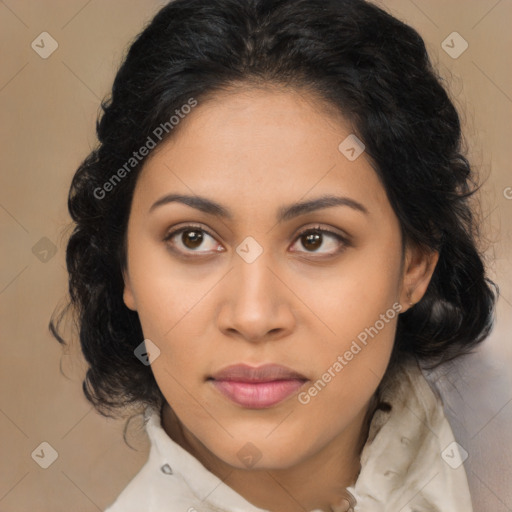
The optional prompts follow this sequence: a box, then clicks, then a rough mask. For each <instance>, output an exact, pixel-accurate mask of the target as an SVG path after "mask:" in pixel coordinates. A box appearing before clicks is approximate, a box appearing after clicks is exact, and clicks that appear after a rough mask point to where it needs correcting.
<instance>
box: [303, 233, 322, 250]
mask: <svg viewBox="0 0 512 512" xmlns="http://www.w3.org/2000/svg"><path fill="white" fill-rule="evenodd" d="M321 239H322V235H321V234H320V233H318V232H313V233H309V234H308V235H306V243H303V244H302V245H303V246H304V247H305V248H306V249H308V250H309V249H317V248H318V247H319V246H320V245H321V243H319V242H321ZM310 244H311V245H310ZM309 245H310V246H309ZM308 246H309V247H308Z"/></svg>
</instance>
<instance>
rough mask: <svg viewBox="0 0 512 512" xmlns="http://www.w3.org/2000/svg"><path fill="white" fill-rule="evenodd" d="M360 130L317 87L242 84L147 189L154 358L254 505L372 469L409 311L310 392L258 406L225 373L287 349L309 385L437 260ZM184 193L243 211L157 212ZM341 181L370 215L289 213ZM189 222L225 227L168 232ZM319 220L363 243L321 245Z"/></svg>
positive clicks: (158, 164) (166, 152)
mask: <svg viewBox="0 0 512 512" xmlns="http://www.w3.org/2000/svg"><path fill="white" fill-rule="evenodd" d="M352 132H353V130H352V129H351V127H350V125H349V123H348V122H347V121H346V120H344V119H343V118H342V117H341V116H339V115H335V114H334V109H333V108H332V107H331V108H330V110H327V109H326V108H324V105H323V104H321V102H319V101H318V100H316V99H315V98H314V97H313V96H311V95H309V94H308V93H306V92H298V91H295V90H290V89H287V90H279V89H274V88H267V89H246V90H236V91H232V92H230V93H226V92H224V93H222V94H218V95H216V96H214V97H213V98H211V99H210V100H208V101H206V102H201V103H200V104H199V105H198V106H197V107H196V108H195V109H194V110H193V111H192V113H191V114H189V115H188V116H187V118H186V119H185V120H184V121H182V122H181V125H180V127H179V131H177V132H176V133H175V134H174V135H173V137H172V138H170V139H168V140H166V141H164V142H162V143H161V144H160V146H159V147H158V148H157V149H155V150H154V151H153V153H152V155H151V156H150V157H149V159H148V160H147V161H146V163H145V165H144V168H143V170H142V171H141V174H140V176H139V178H138V182H137V185H136V188H135V192H134V196H133V202H132V207H131V212H130V217H129V222H128V231H127V242H128V243H127V268H126V270H125V273H124V276H125V291H124V301H125V304H126V305H127V306H128V307H129V308H130V309H132V310H135V311H137V312H138V314H139V318H140V321H141V324H142V328H143V332H144V336H145V338H149V339H150V340H151V341H152V342H153V343H155V345H157V346H158V348H159V350H160V355H159V357H157V358H156V359H155V361H154V362H153V363H152V365H151V369H152V371H153V373H154V375H155V379H156V381H157V383H158V385H159V387H160V389H161V390H162V393H163V395H164V396H165V398H166V400H167V404H166V406H165V407H164V411H163V418H162V424H163V427H164V429H165V430H166V432H167V433H168V434H169V436H170V437H172V438H173V439H174V440H176V442H178V443H179V444H180V445H181V446H183V447H184V448H185V449H186V450H188V451H189V452H190V453H192V454H193V455H194V456H195V457H197V458H198V460H200V461H201V462H202V463H203V465H205V467H206V468H208V469H209V470H210V471H212V472H213V473H214V474H216V475H217V476H219V477H220V478H222V479H225V482H226V483H227V484H228V485H229V486H231V487H232V488H233V489H234V490H235V491H237V492H239V493H240V494H241V495H242V496H244V497H245V498H246V499H248V500H249V501H250V502H251V503H253V504H254V505H256V506H258V507H261V508H265V509H271V510H273V511H277V512H298V511H300V512H303V511H304V510H313V509H315V508H320V509H326V510H329V508H328V507H329V506H330V505H332V504H335V503H337V502H338V501H339V499H340V497H341V496H342V495H343V494H342V493H343V489H344V488H345V487H346V486H348V485H351V484H353V483H354V482H355V480H356V478H357V474H358V471H359V469H360V466H359V454H360V444H361V442H364V439H365V435H366V429H365V422H364V417H365V414H366V412H367V409H368V407H369V403H370V400H371V398H372V396H373V394H374V392H375V390H376V388H377V386H378V384H379V382H380V381H381V379H382V377H383V375H384V373H385V371H386V367H387V365H388V362H389V358H390V354H391V350H392V347H393V343H394V337H395V330H396V321H397V318H398V315H396V316H395V318H394V319H392V320H389V321H388V322H387V323H385V326H384V328H383V329H381V330H380V331H379V333H378V335H376V336H375V337H374V338H373V339H370V341H369V342H368V344H367V345H366V346H365V347H364V348H363V349H362V350H361V351H360V352H359V353H358V354H357V355H355V356H354V358H353V359H352V360H351V361H349V362H348V364H347V365H346V366H344V367H343V370H342V371H341V372H339V373H338V374H337V375H336V377H335V378H333V379H332V380H331V382H329V383H328V384H327V385H326V386H325V387H324V388H323V389H322V391H321V392H319V393H318V394H317V396H315V397H312V398H311V400H310V402H309V403H308V404H305V405H304V404H301V403H300V402H299V401H298V399H297V396H295V395H292V396H291V397H289V398H288V399H286V400H285V401H283V402H281V403H279V404H277V405H274V406H272V407H269V408H266V409H259V410H255V409H248V408H244V407H241V406H239V405H237V404H234V403H233V402H231V401H230V400H228V399H227V398H225V397H224V396H223V395H221V394H220V393H219V392H218V391H217V390H216V389H215V388H214V387H213V386H212V384H211V382H209V381H208V380H206V379H207V377H208V376H211V375H212V374H213V373H215V372H217V371H219V370H220V369H222V368H224V367H226V366H228V365H231V364H235V363H246V364H249V365H253V366H259V365H261V364H264V363H278V364H282V365H285V366H288V367H290V368H292V369H293V370H296V371H298V372H300V373H302V374H303V375H305V376H306V377H307V378H308V379H309V380H310V382H308V383H306V384H305V385H304V386H303V388H301V390H300V391H304V390H307V389H308V388H309V387H310V386H311V384H312V383H314V382H315V381H316V380H317V379H319V378H320V377H321V376H322V374H324V373H325V372H326V371H327V369H328V368H329V367H332V365H333V363H334V362H335V361H336V360H337V357H338V356H339V355H340V354H344V353H345V352H346V351H347V350H348V349H349V348H350V346H351V343H352V341H353V340H355V339H356V338H357V335H358V334H359V333H361V332H362V331H364V329H365V328H367V327H369V326H373V325H374V324H375V322H376V321H377V320H378V319H379V318H380V315H381V314H384V313H386V311H387V310H388V309H390V308H391V307H392V305H393V304H395V303H399V304H400V305H401V306H402V310H401V311H402V312H405V311H406V310H407V309H408V308H409V307H410V302H418V301H419V300H420V299H421V297H422V296H423V294H424V293H425V290H426V288H427V285H428V282H429V280H430V278H431V275H432V272H433V270H434V267H435V264H436V262H437V254H436V253H425V252H422V251H420V250H419V249H418V248H415V247H410V246H407V247H406V250H405V253H402V241H401V235H400V228H399V222H398V219H397V217H396V215H395V214H394V212H393V210H392V208H391V205H390V203H389V201H388V199H387V196H386V193H385V190H384V188H383V186H382V184H381V183H380V181H379V179H378V177H377V174H376V173H375V171H374V169H373V168H372V164H371V162H370V160H369V158H368V157H367V155H366V154H365V153H363V154H362V155H361V156H360V157H359V158H357V159H356V160H355V161H353V162H351V161H349V160H348V159H347V158H346V157H345V156H344V155H343V154H342V153H341V152H340V151H339V150H338V146H339V144H340V142H342V141H343V140H344V139H345V138H346V137H347V136H348V135H349V134H351V133H352ZM170 193H176V194H189V195H198V196H205V197H207V198H209V199H212V200H214V201H216V202H218V203H220V204H221V205H223V206H224V207H225V208H227V209H229V210H230V211H231V212H232V218H231V219H227V218H225V219H221V218H217V217H216V216H214V215H211V214H208V213H204V212H201V211H199V210H196V209H195V208H192V207H191V206H187V205H184V204H181V203H178V202H172V203H167V204H163V205H160V206H158V207H155V208H154V209H153V210H152V211H150V209H151V207H152V205H153V204H154V203H155V202H156V201H158V200H159V199H161V198H162V197H163V196H165V195H167V194H170ZM323 195H336V196H344V197H348V198H350V199H352V200H354V201H357V202H358V203H360V204H361V205H363V206H364V208H365V209H366V210H367V213H363V212H361V211H359V210H357V209H354V208H351V207H350V206H346V205H344V206H334V207H329V208H323V209H319V210H316V211H312V212H309V213H305V214H302V215H300V216H298V217H294V218H291V219H288V220H285V221H283V222H280V223H278V222H277V220H276V215H277V211H278V209H279V208H281V207H283V206H285V205H289V204H292V203H296V202H298V201H304V200H310V199H314V198H317V197H320V196H323ZM188 223H192V224H200V226H201V227H203V228H204V229H206V230H207V231H208V232H209V233H211V235H212V236H210V235H209V234H207V233H204V232H203V242H202V244H201V243H199V245H198V244H195V245H194V242H192V243H191V242H190V232H189V238H187V236H186V235H187V233H185V234H178V235H175V236H174V237H173V238H171V239H170V240H165V238H166V235H168V234H169V233H170V232H171V231H173V230H175V229H178V228H180V227H184V226H186V225H187V224H188ZM314 227H321V228H322V229H328V230H331V231H333V232H335V233H339V234H341V235H343V236H344V237H346V239H347V240H348V243H344V242H341V241H337V239H336V238H335V237H333V236H332V235H329V234H323V238H322V239H321V240H320V241H319V242H318V244H317V245H316V246H315V245H314V244H313V246H311V245H308V242H307V239H306V236H302V237H299V236H298V234H299V232H300V231H301V230H302V229H304V228H314ZM192 231H194V230H193V229H192ZM248 236H250V237H252V238H254V239H255V240H256V241H257V243H258V244H259V245H260V246H261V248H262V249H263V253H262V254H261V255H260V256H259V257H258V258H257V259H256V260H255V261H254V262H252V263H247V262H246V261H244V259H242V258H241V257H240V256H239V254H238V253H237V252H236V248H237V247H238V246H239V245H240V244H241V242H242V241H243V240H244V239H245V238H246V237H248ZM192 240H194V239H193V238H192ZM185 244H188V245H185ZM304 244H306V245H304ZM308 248H309V250H308ZM215 249H220V250H219V251H215ZM180 251H181V252H180ZM337 251H338V252H337ZM184 255H189V256H190V257H189V258H188V259H187V258H186V257H185V256H184ZM409 297H410V299H409ZM168 404H171V406H172V409H171V407H169V405H168ZM248 442H250V443H252V444H253V445H254V446H255V447H256V449H257V451H258V453H259V454H261V458H260V459H259V461H258V462H257V463H256V464H255V465H254V466H252V467H248V466H247V465H245V464H244V461H243V460H241V459H240V458H239V457H238V455H237V453H238V452H239V450H240V449H241V448H242V447H244V445H245V444H246V443H248ZM305 482H307V485H304V483H305Z"/></svg>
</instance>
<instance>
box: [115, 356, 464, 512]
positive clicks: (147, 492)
mask: <svg viewBox="0 0 512 512" xmlns="http://www.w3.org/2000/svg"><path fill="white" fill-rule="evenodd" d="M384 384H385V385H384V386H383V387H382V394H381V396H382V399H383V400H384V401H386V402H388V403H389V404H390V405H391V410H390V411H389V412H385V411H382V410H377V412H376V413H375V414H374V417H373V419H372V422H371V426H370V432H369V436H368V440H367V442H366V444H365V446H364V448H363V451H362V454H361V472H360V474H359V477H358V479H357V481H356V483H355V485H354V486H353V487H349V489H348V490H349V491H350V492H351V493H352V494H353V495H354V497H355V498H356V500H357V505H356V507H355V509H354V510H355V512H398V511H400V512H441V511H445V510H449V511H450V512H472V510H473V509H472V506H471V498H470V493H469V488H468V484H467V480H466V473H465V471H464V466H463V465H458V464H457V463H458V462H460V456H459V452H458V451H457V447H456V444H454V443H455V439H454V437H453V433H452V430H451V428H450V425H449V424H448V421H447V419H446V417H445V415H444V411H443V407H442V403H441V400H440V399H439V398H438V397H437V396H436V395H434V393H433V392H432V390H431V388H430V386H429V385H428V383H427V381H426V380H425V378H424V377H423V375H422V373H421V370H420V369H419V368H418V366H417V364H416V363H408V364H407V365H405V366H404V367H403V368H401V370H400V371H398V372H395V374H394V377H392V378H388V379H387V380H386V382H385V383H384ZM144 418H145V422H146V431H147V434H148V437H149V440H150V442H151V450H150V454H149V458H148V461H147V463H146V464H145V466H144V467H143V468H142V469H141V470H140V472H139V473H138V474H137V475H136V476H135V477H134V479H133V480H132V481H131V482H130V483H129V484H128V486H127V487H126V488H125V489H124V491H123V492H122V493H121V494H120V496H119V497H118V499H117V500H116V502H115V503H114V504H113V505H112V506H111V507H109V508H108V509H107V510H106V511H105V512H131V511H132V510H133V511H134V512H135V511H137V512H140V510H141V509H144V510H145V512H171V511H174V510H176V511H183V512H268V511H265V510H263V509H261V508H257V507H255V506H254V505H252V504H251V503H249V502H248V501H247V500H246V499H244V498H243V497H242V496H241V495H240V494H238V493H237V492H235V491H234V490H233V489H232V488H230V487H229V486H227V485H226V484H224V483H223V482H222V481H221V480H220V479H219V478H218V477H217V476H215V475H214V474H213V473H211V472H210V471H208V470H207V469H206V468H205V467H204V466H203V465H202V464H201V463H200V462H199V461H198V460H197V459H196V458H195V457H194V456H192V455H191V454H190V453H189V452H187V451H186V450H185V449H184V448H182V447H181V446H180V445H179V444H178V443H176V442H175V441H174V440H173V439H171V438H170V437H169V436H168V434H167V433H166V432H165V430H164V429H163V428H162V425H161V416H160V412H159V411H158V410H156V409H154V408H147V409H146V412H145V413H144ZM455 466H457V467H455ZM312 512H319V511H312Z"/></svg>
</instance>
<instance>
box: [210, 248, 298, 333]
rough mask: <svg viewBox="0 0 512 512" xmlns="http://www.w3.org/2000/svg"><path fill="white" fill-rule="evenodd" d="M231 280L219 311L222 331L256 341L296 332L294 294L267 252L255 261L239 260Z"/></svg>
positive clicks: (232, 272) (230, 277)
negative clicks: (294, 330) (294, 329)
mask: <svg viewBox="0 0 512 512" xmlns="http://www.w3.org/2000/svg"><path fill="white" fill-rule="evenodd" d="M228 279H229V284H228V285H227V286H226V287H225V289H224V290H225V291H224V293H225V295H224V297H223V301H222V306H221V309H220V311H219V313H218V327H219V329H220V330H221V332H222V333H223V334H225V335H226V336H230V337H239V338H240V339H244V340H246V341H250V342H253V343H254V342H261V341H268V340H270V339H279V338H281V337H285V336H287V335H289V334H290V333H291V332H292V331H293V328H294V325H295V322H296V319H295V316H294V314H293V304H292V302H291V301H292V300H293V297H294V295H293V293H292V292H291V291H290V289H289V288H288V287H287V286H286V279H285V276H281V275H279V269H278V268H277V267H276V265H273V264H272V258H271V257H270V256H268V255H267V254H266V253H265V252H264V253H263V254H262V255H260V256H259V257H258V258H257V259H256V261H253V262H252V263H247V262H245V261H243V260H242V259H240V261H238V262H237V263H235V268H234V269H233V270H232V271H231V272H230V273H229V276H228Z"/></svg>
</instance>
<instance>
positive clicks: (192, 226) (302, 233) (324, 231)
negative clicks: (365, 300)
mask: <svg viewBox="0 0 512 512" xmlns="http://www.w3.org/2000/svg"><path fill="white" fill-rule="evenodd" d="M185 231H201V232H203V233H206V234H207V235H208V236H210V237H211V238H213V239H214V240H215V236H214V235H212V234H211V233H210V232H209V231H208V230H207V229H205V228H204V227H203V226H200V225H197V224H189V225H187V226H183V227H181V228H178V229H176V230H174V231H171V232H170V233H168V234H167V235H166V236H165V237H164V239H163V241H164V242H169V241H170V240H171V239H172V238H174V237H175V236H177V235H180V234H181V233H183V232H185ZM309 233H320V234H322V235H329V236H332V237H333V238H335V239H336V240H337V241H338V242H340V244H341V247H340V248H339V249H338V250H336V251H334V252H331V253H327V254H323V257H324V258H328V257H331V256H335V255H337V254H340V253H341V252H343V250H344V249H346V248H347V247H350V246H351V243H350V241H349V239H348V238H346V237H344V236H342V235H340V234H339V233H335V232H334V231H330V230H328V229H325V228H322V227H320V226H313V227H308V228H305V229H303V230H302V231H300V232H299V233H297V236H296V237H295V239H294V243H293V244H292V245H295V243H296V242H297V241H298V240H299V239H300V238H301V237H303V236H305V235H307V234H309ZM322 241H323V240H322ZM168 245H169V246H172V245H173V244H170V243H169V244H168ZM171 249H172V250H173V251H175V252H178V253H179V254H180V255H181V256H184V257H185V258H198V257H201V256H206V255H211V254H214V253H211V254H207V253H205V254H200V255H199V256H191V255H184V253H183V251H181V250H180V249H176V248H175V247H171ZM187 252H189V253H192V254H193V253H194V252H197V251H192V250H189V251H187ZM218 252H221V251H218ZM294 252H306V254H315V252H316V251H294ZM319 254H322V253H319Z"/></svg>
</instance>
